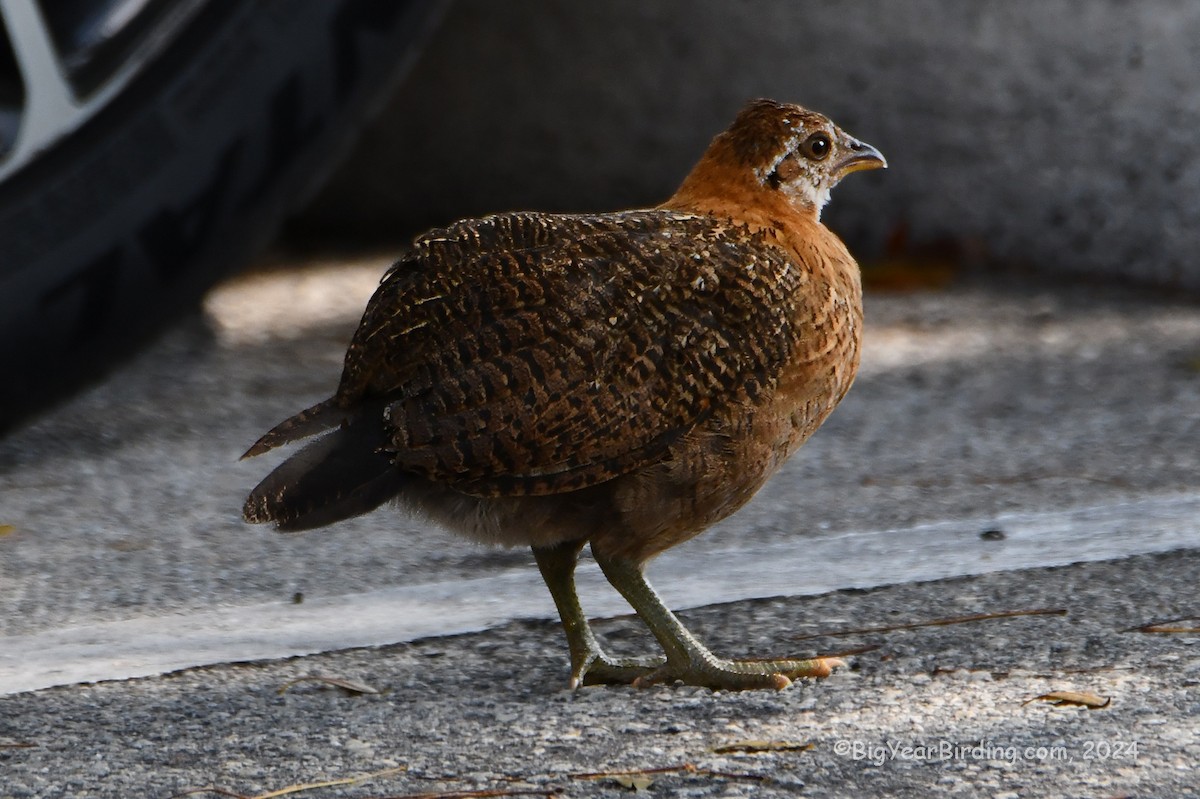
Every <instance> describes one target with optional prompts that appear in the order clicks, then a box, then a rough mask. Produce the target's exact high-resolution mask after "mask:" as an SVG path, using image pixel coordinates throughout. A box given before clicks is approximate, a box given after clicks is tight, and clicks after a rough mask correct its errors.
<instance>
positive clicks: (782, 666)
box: [592, 547, 845, 691]
mask: <svg viewBox="0 0 1200 799" xmlns="http://www.w3.org/2000/svg"><path fill="white" fill-rule="evenodd" d="M592 553H593V554H594V555H595V556H596V562H597V563H599V564H600V568H601V569H602V570H603V571H604V576H605V577H607V578H608V581H609V582H610V583H612V585H613V587H614V588H616V589H617V590H618V591H619V592H621V596H623V597H625V599H626V601H628V602H629V604H630V605H632V606H633V609H634V610H636V611H637V614H638V615H639V616H641V618H642V621H643V622H645V624H646V626H647V627H649V628H650V632H652V633H654V637H655V638H657V639H658V642H659V643H660V644H661V645H662V648H663V651H664V652H666V655H667V662H666V663H665V664H663V665H662V666H661V667H659V668H657V669H654V670H653V671H651V672H649V673H646V674H643V675H642V676H640V677H638V678H637V680H636V681H635V683H634V684H635V685H653V684H655V683H660V682H671V681H675V680H680V681H682V682H684V683H687V684H688V685H703V686H707V687H709V688H725V689H729V690H735V691H737V690H744V689H748V688H775V689H783V688H787V687H788V686H789V685H791V684H792V679H793V678H795V677H828V676H829V674H830V672H831V671H832V669H833V667H835V666H842V665H845V664H844V663H843V662H842V661H840V660H837V659H836V658H816V659H813V660H723V659H721V658H718V657H716V656H715V655H713V654H712V652H709V651H708V649H706V648H705V647H704V645H703V644H701V643H700V642H699V641H698V640H696V638H695V637H694V636H693V635H692V634H691V633H690V632H688V630H687V628H686V627H684V626H683V624H682V623H680V621H679V619H677V618H676V617H675V614H674V613H672V612H671V611H670V610H669V609H668V608H667V606H666V605H664V604H663V601H662V599H660V598H659V596H658V594H656V593H655V592H654V589H653V588H651V587H650V583H648V582H647V581H646V577H645V575H644V574H643V573H642V565H641V564H640V563H636V562H634V561H631V560H627V559H624V558H618V557H609V556H606V555H604V553H602V552H597V551H596V548H595V547H592Z"/></svg>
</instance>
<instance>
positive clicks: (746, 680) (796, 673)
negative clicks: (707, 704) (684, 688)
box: [633, 657, 846, 691]
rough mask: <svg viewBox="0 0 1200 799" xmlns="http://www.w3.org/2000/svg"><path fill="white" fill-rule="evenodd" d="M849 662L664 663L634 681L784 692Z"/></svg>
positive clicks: (704, 659)
mask: <svg viewBox="0 0 1200 799" xmlns="http://www.w3.org/2000/svg"><path fill="white" fill-rule="evenodd" d="M845 665H846V663H845V661H843V660H840V659H839V658H813V659H811V660H722V659H720V658H715V657H700V658H695V659H691V660H688V661H687V662H686V663H682V664H679V663H670V662H667V663H664V664H663V665H662V666H660V667H659V668H657V669H654V670H653V671H650V672H647V673H645V674H643V675H642V676H640V677H638V678H637V679H636V680H634V683H633V684H634V685H635V686H638V687H646V686H651V685H657V684H659V683H671V682H682V683H684V684H685V685H699V686H703V687H705V688H714V689H716V688H720V689H724V690H727V691H745V690H753V689H761V688H774V689H775V690H779V691H782V690H783V689H784V688H787V687H788V686H789V685H791V684H792V680H794V679H797V678H799V677H828V676H829V675H830V674H831V673H832V672H833V670H834V669H835V668H837V667H838V666H845Z"/></svg>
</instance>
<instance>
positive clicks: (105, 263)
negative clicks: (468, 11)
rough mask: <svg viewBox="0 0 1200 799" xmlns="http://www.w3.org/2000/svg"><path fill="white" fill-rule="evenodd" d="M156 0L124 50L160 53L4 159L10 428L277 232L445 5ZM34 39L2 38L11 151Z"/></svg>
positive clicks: (182, 307) (4, 320)
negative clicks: (84, 113)
mask: <svg viewBox="0 0 1200 799" xmlns="http://www.w3.org/2000/svg"><path fill="white" fill-rule="evenodd" d="M41 1H42V5H44V6H45V7H46V8H55V6H54V5H53V4H54V3H60V4H61V0H41ZM122 1H123V0H82V4H84V5H86V4H87V3H88V2H91V3H92V4H93V5H96V6H114V5H119V4H120V3H121V2H122ZM8 5H9V6H12V5H14V4H12V3H10V4H8ZM74 5H75V6H79V5H81V2H79V1H78V0H77V2H76V3H75V4H74ZM135 5H136V4H135ZM145 7H150V8H156V9H158V10H162V9H166V11H165V12H164V15H163V16H160V17H159V18H158V20H159V21H158V23H153V21H152V23H151V26H150V28H149V31H150V32H149V33H145V31H143V32H142V33H143V35H142V38H141V41H140V44H139V45H137V46H136V47H135V48H134V51H133V52H134V54H135V55H134V56H129V57H128V58H127V59H126V60H127V61H129V60H133V59H134V57H135V56H136V55H137V53H141V54H143V56H144V54H145V53H146V52H147V51H149V50H153V55H152V56H144V61H143V63H140V64H138V65H137V67H138V68H137V70H136V74H133V75H132V76H128V75H127V76H126V78H125V79H124V83H123V84H122V85H121V86H120V87H119V90H117V91H112V92H111V97H110V98H109V99H108V100H106V101H105V102H104V104H103V107H101V108H98V109H97V110H95V111H94V113H92V114H91V115H90V116H89V117H88V118H87V119H85V120H82V121H80V122H79V123H78V125H77V127H75V128H74V129H73V130H69V131H66V132H64V133H62V134H61V135H59V136H57V137H55V139H54V140H53V141H50V142H47V143H46V145H45V147H44V148H43V149H40V150H38V151H36V152H32V153H31V154H30V153H26V155H25V156H24V157H23V161H22V163H20V165H19V168H11V167H12V164H9V165H8V166H9V167H10V168H9V169H8V170H7V172H0V180H2V182H0V375H2V376H3V383H2V384H0V386H2V387H0V431H3V430H5V429H7V428H10V427H11V426H12V425H13V424H14V423H15V422H17V421H18V420H20V419H22V418H23V417H25V416H26V415H28V414H29V413H30V412H33V411H36V410H37V409H39V408H41V407H45V405H46V404H47V403H48V402H50V401H52V400H53V399H54V398H56V397H59V396H61V395H62V394H63V393H65V392H67V391H69V390H71V389H74V388H77V387H79V386H80V385H82V384H83V383H84V382H86V381H87V380H89V379H92V378H95V377H96V376H98V375H99V374H100V373H102V372H103V371H104V369H105V368H106V367H108V366H110V365H111V364H112V363H113V362H114V360H116V359H118V358H119V357H121V356H123V355H127V354H129V353H130V352H132V351H133V350H135V349H136V347H137V345H138V344H140V343H143V342H145V341H146V340H147V338H148V337H150V336H151V335H152V334H153V333H154V332H156V331H158V330H160V329H161V328H162V327H163V326H164V325H165V324H167V323H169V322H170V321H172V320H174V319H177V318H178V317H179V316H180V315H181V314H182V313H184V312H185V311H187V310H188V309H190V308H192V307H194V306H195V305H196V304H197V302H198V300H199V298H200V297H201V295H202V294H203V292H204V291H205V290H206V289H207V288H208V287H210V286H211V285H212V284H213V283H214V282H215V281H216V280H218V279H219V278H220V277H222V276H224V275H226V274H228V273H230V272H231V271H232V270H234V269H236V268H237V267H239V266H241V265H242V264H244V263H245V261H246V260H247V259H248V258H249V257H250V256H252V255H253V254H254V252H255V251H256V250H258V249H259V248H260V247H261V246H263V245H264V244H265V243H267V242H268V241H269V240H270V238H271V236H272V235H273V233H274V232H275V230H276V228H277V227H278V225H279V223H280V222H281V220H282V219H283V217H284V215H285V214H286V213H287V212H288V211H289V210H291V209H293V208H294V207H295V206H296V205H297V204H298V203H299V202H300V201H301V200H302V199H303V198H305V197H306V196H307V195H308V194H309V193H310V192H311V191H313V190H314V189H315V188H316V186H317V184H318V182H319V181H320V179H321V178H323V177H324V170H325V169H326V166H327V165H328V164H330V163H331V161H332V159H333V157H334V156H335V155H336V154H337V153H338V151H339V150H340V149H341V148H342V147H344V146H345V145H347V144H348V143H349V141H350V139H351V138H352V136H353V134H354V132H355V131H356V129H357V128H358V127H359V125H360V124H361V123H362V122H363V121H364V119H365V117H366V115H367V113H368V111H369V110H371V106H372V104H373V103H374V102H377V101H378V100H379V99H380V98H381V97H382V96H383V94H384V93H385V92H386V91H387V90H389V89H390V88H392V85H393V84H394V82H395V80H396V79H398V77H399V75H400V74H401V73H402V71H403V69H404V67H405V66H406V64H407V63H408V62H409V61H411V59H412V57H414V53H415V51H416V46H417V45H418V44H419V43H420V41H421V40H422V39H423V38H424V37H425V35H426V34H427V33H428V31H429V30H431V28H432V26H433V25H434V24H436V21H437V18H438V17H439V16H440V10H441V4H440V3H437V2H428V1H424V2H421V1H416V0H413V1H410V2H402V1H401V0H273V1H271V2H267V1H265V0H264V1H263V2H247V3H243V2H227V1H226V0H157V2H151V3H148V4H145ZM21 13H24V12H21ZM51 13H54V12H51ZM10 15H11V12H10ZM185 17H186V19H184V18H185ZM42 19H45V17H43V18H42ZM162 20H168V22H169V23H170V24H168V22H163V21H162ZM181 20H183V21H181ZM4 21H5V22H6V23H8V24H6V29H7V30H9V32H10V38H11V31H12V29H13V28H14V27H15V23H14V22H13V20H12V19H11V18H6V19H5V20H4ZM154 24H157V26H158V27H157V28H154ZM172 25H173V27H172ZM2 33H3V32H2V31H0V34H2ZM48 40H49V38H48V37H47V41H48ZM23 43H24V42H22V41H20V40H18V41H16V42H12V41H10V42H9V45H10V46H9V47H8V49H7V53H6V52H4V46H3V45H4V42H3V41H0V136H3V135H4V131H5V127H4V121H5V120H6V119H7V120H8V121H9V123H10V124H9V125H8V128H7V129H8V131H9V133H10V136H9V140H8V141H7V142H0V145H2V146H0V168H3V167H4V166H5V159H6V158H7V159H10V160H11V159H13V158H15V157H17V156H20V155H21V153H20V152H19V150H20V147H18V146H17V144H14V141H16V139H15V138H14V136H13V135H11V131H12V130H14V129H16V127H15V126H14V125H13V124H11V123H12V120H14V119H20V114H21V112H22V109H23V106H22V104H23V103H25V104H27V105H28V106H30V107H32V102H31V101H30V100H29V99H27V98H31V97H32V96H33V94H32V92H29V91H27V90H26V88H25V87H22V86H21V85H19V82H20V80H21V75H22V74H24V72H22V71H21V70H22V69H23V65H22V66H18V64H19V63H20V62H21V52H20V51H21V46H20V45H21V44H23ZM137 47H140V48H141V49H140V50H138V49H137ZM6 56H7V58H6ZM119 57H120V54H119V53H118V54H117V56H115V57H113V56H111V55H110V61H112V60H113V58H117V60H118V61H119ZM6 65H7V77H6V74H5V73H6ZM67 71H68V70H66V69H65V68H64V69H63V70H62V73H63V74H65V73H66V72H67ZM14 76H15V79H16V80H15V81H14ZM90 80H91V81H92V84H93V85H91V86H85V87H83V89H82V91H86V92H91V96H97V95H98V94H100V93H102V92H103V91H104V90H105V84H104V77H103V76H101V77H100V78H95V77H94V76H93V77H91V78H90ZM97 86H98V87H99V88H97ZM108 88H109V89H111V88H112V86H111V85H110V86H109V87H108ZM23 92H24V94H22V93H23ZM6 115H7V116H6ZM29 116H30V118H32V117H33V112H32V111H29ZM26 149H27V150H28V149H29V148H26Z"/></svg>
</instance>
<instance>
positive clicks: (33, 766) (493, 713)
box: [0, 550, 1200, 799]
mask: <svg viewBox="0 0 1200 799" xmlns="http://www.w3.org/2000/svg"><path fill="white" fill-rule="evenodd" d="M1198 571H1200V551H1198V550H1192V551H1178V552H1173V553H1167V554H1162V555H1153V556H1138V557H1133V558H1129V559H1125V560H1120V561H1110V562H1098V563H1090V564H1081V565H1075V566H1068V567H1062V568H1056V569H1034V570H1026V571H1018V572H1007V573H997V574H989V575H983V576H978V577H971V578H959V579H952V580H944V581H939V582H931V583H920V584H909V585H896V586H889V587H884V588H878V589H873V590H869V591H842V592H836V593H831V594H826V595H823V596H818V597H806V598H791V599H787V598H780V599H774V600H760V601H748V602H737V603H731V604H726V605H719V606H713V607H708V608H703V609H700V610H696V611H692V612H688V613H687V614H685V619H686V621H687V622H688V623H689V624H690V625H692V627H693V629H694V630H696V631H697V633H698V634H700V635H701V636H703V637H704V638H706V639H707V640H708V641H709V642H710V643H711V644H712V645H713V647H714V648H715V649H717V650H718V651H720V652H724V653H730V654H733V653H742V652H746V653H749V654H751V655H769V654H775V655H778V654H782V653H783V650H787V652H789V653H810V652H813V653H831V652H843V651H846V650H852V649H859V648H863V647H877V648H875V649H872V650H871V651H867V652H863V653H861V654H858V655H853V656H850V657H849V658H848V660H849V661H850V665H849V667H848V668H846V669H841V670H838V671H837V672H835V674H834V676H832V677H830V678H829V679H826V680H823V681H818V682H811V681H809V682H804V683H800V684H797V685H795V686H793V687H792V688H790V689H788V690H786V691H783V692H780V693H775V692H751V693H727V692H712V691H709V690H705V689H695V688H690V687H682V686H674V687H671V686H665V687H655V688H651V689H646V690H638V689H633V688H626V687H589V688H585V689H582V690H580V691H577V692H571V691H569V690H567V689H566V688H565V680H566V662H565V647H564V646H563V643H562V641H561V634H560V631H559V630H558V628H557V625H556V624H554V623H551V622H520V623H511V624H508V625H505V626H503V627H500V628H498V629H495V630H491V631H488V632H485V633H479V634H472V635H463V636H457V637H450V638H430V639H425V640H421V641H416V642H414V643H411V644H404V645H397V646H391V647H383V648H378V649H361V650H352V651H345V652H338V653H331V654H324V655H318V656H312V657H306V658H299V659H291V660H280V661H272V662H257V663H242V664H231V665H224V666H217V667H209V668H201V669H192V670H187V671H183V672H179V673H176V674H171V675H167V676H164V677H158V678H151V679H143V680H136V681H129V682H110V683H101V684H96V685H86V686H76V687H69V688H56V689H49V690H44V691H38V692H32V693H25V694H19V695H15V696H9V697H5V698H2V699H0V745H4V746H6V747H7V748H3V749H0V774H2V775H3V782H4V787H3V788H0V796H2V797H4V799H16V797H39V799H41V798H48V797H96V798H99V797H130V796H139V797H152V798H154V799H165V798H166V797H170V796H177V795H180V794H181V793H182V792H184V791H186V790H189V789H193V788H202V787H206V788H208V789H209V791H208V792H207V793H200V794H194V795H207V796H219V795H224V796H232V795H239V796H247V797H248V796H258V797H265V796H268V795H270V796H276V795H279V794H276V793H271V792H272V791H283V789H285V788H288V787H289V786H298V785H310V786H311V785H314V784H318V783H324V782H330V783H333V782H336V781H338V780H352V779H355V778H359V779H360V781H359V782H354V783H351V782H346V783H343V784H338V785H329V786H327V787H321V788H317V787H312V788H310V789H309V790H306V791H303V792H299V793H297V794H293V795H300V796H312V797H314V799H317V798H318V797H319V798H321V799H325V798H327V797H398V796H408V795H411V794H417V795H422V796H425V795H440V794H444V795H448V796H466V795H470V794H466V793H463V792H465V791H493V792H494V793H490V794H487V793H484V794H477V795H489V796H505V795H520V794H519V793H518V792H521V791H529V792H531V794H530V795H551V794H559V795H563V796H569V797H609V796H618V795H622V794H623V793H625V792H626V791H627V790H628V789H627V788H624V787H622V785H621V781H622V780H628V779H633V778H637V779H642V780H645V779H649V780H652V783H651V784H650V785H649V786H646V787H645V788H644V790H645V791H646V793H647V795H649V796H662V797H669V796H681V797H682V796H694V797H741V796H781V797H782V796H796V795H803V796H811V797H859V796H876V795H878V796H883V795H887V796H897V797H927V796H933V795H948V796H971V797H976V796H990V797H1018V796H1019V797H1040V796H1068V797H1076V796H1078V797H1115V796H1130V797H1134V796H1136V797H1165V796H1176V797H1184V796H1195V795H1197V794H1196V786H1197V785H1200V768H1198V767H1197V763H1198V762H1200V723H1198V722H1197V719H1198V718H1200V632H1197V625H1198V624H1200V619H1197V618H1196V616H1195V614H1196V613H1197V607H1196V600H1195V575H1196V573H1197V572H1198ZM1058 609H1061V610H1065V611H1066V613H1065V615H1024V616H1017V617H1011V618H994V619H988V620H980V621H974V622H963V623H958V624H951V625H940V626H923V627H918V628H914V629H903V630H892V631H880V632H856V633H851V634H848V635H839V636H833V635H827V634H823V633H831V632H844V631H848V630H862V629H863V628H877V627H885V626H895V625H900V624H906V623H914V622H922V621H930V620H935V619H945V618H947V617H961V616H966V615H971V614H997V613H1002V612H1012V611H1030V610H1058ZM1188 614H1193V616H1192V618H1191V619H1190V620H1188V621H1185V622H1181V623H1179V624H1177V625H1176V627H1185V628H1187V629H1189V630H1190V632H1178V633H1164V634H1151V633H1143V632H1129V631H1128V629H1129V628H1131V627H1138V626H1142V625H1145V624H1147V623H1150V622H1158V621H1163V620H1166V619H1173V618H1178V617H1182V616H1186V615H1188ZM598 629H599V631H600V633H601V634H602V635H603V636H604V637H605V638H606V639H607V640H609V641H610V642H612V643H613V645H614V648H619V649H621V650H625V651H629V652H636V651H643V650H644V649H645V648H646V647H647V646H648V645H649V644H648V641H647V640H646V636H645V634H644V633H643V632H642V631H641V629H640V627H639V625H638V624H637V622H636V620H634V619H631V618H628V617H625V618H618V619H613V620H610V621H605V622H601V623H600V624H599V625H598ZM810 636H812V637H810ZM313 675H318V676H323V677H333V678H340V679H344V680H350V681H353V682H355V683H359V684H361V685H362V686H364V687H371V688H373V689H375V690H377V691H379V693H378V694H353V693H351V692H349V691H347V690H345V689H342V688H338V687H334V686H331V685H329V684H326V683H321V682H314V681H305V682H300V683H294V684H293V683H292V681H294V680H296V679H297V678H301V677H308V676H313ZM288 686H290V687H288ZM284 688H287V690H286V692H283V693H281V691H282V690H283V689H284ZM1054 691H1074V692H1082V693H1088V694H1093V695H1095V696H1097V697H1099V698H1101V699H1102V700H1103V701H1104V702H1107V704H1106V705H1105V706H1104V707H1102V708H1097V709H1087V708H1085V707H1082V706H1077V705H1075V706H1073V705H1062V706H1055V705H1053V704H1051V703H1050V702H1048V701H1044V700H1038V699H1037V697H1040V696H1044V695H1046V694H1048V693H1050V692H1054ZM13 744H19V745H21V746H20V748H15V747H13V746H12V745H13ZM771 746H775V747H781V748H778V749H774V750H771V749H769V748H768V747H771ZM720 747H734V749H733V750H732V751H727V752H722V751H720ZM756 750H765V751H756ZM618 772H637V773H636V774H634V775H620V774H619V773H618ZM366 775H375V776H373V777H371V778H367V777H366ZM218 791H225V792H226V793H223V794H222V793H219V792H218ZM505 792H508V793H505Z"/></svg>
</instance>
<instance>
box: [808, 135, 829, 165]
mask: <svg viewBox="0 0 1200 799" xmlns="http://www.w3.org/2000/svg"><path fill="white" fill-rule="evenodd" d="M832 149H833V142H831V141H830V140H829V134H828V133H814V134H813V135H811V136H809V137H808V138H807V139H805V140H804V143H803V144H801V145H800V152H802V153H804V155H805V156H806V157H808V158H811V159H812V160H814V161H823V160H825V158H826V156H828V155H829V152H830V151H831V150H832Z"/></svg>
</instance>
